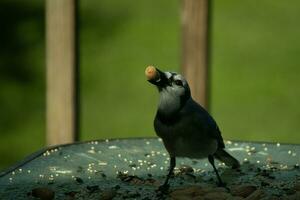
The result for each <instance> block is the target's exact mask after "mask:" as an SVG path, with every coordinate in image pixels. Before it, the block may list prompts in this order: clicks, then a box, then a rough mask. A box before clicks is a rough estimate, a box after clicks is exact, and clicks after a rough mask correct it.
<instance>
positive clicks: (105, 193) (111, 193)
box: [100, 189, 117, 200]
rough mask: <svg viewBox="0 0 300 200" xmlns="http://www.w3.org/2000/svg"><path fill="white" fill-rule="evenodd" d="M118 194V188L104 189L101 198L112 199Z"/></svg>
mask: <svg viewBox="0 0 300 200" xmlns="http://www.w3.org/2000/svg"><path fill="white" fill-rule="evenodd" d="M116 195H117V192H116V190H113V189H107V190H104V191H103V192H102V194H101V195H100V199H102V200H111V199H113V198H114V197H115V196H116Z"/></svg>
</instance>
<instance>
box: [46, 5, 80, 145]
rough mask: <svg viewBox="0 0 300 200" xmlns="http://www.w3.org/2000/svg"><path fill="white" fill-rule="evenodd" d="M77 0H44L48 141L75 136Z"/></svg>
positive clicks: (52, 141)
mask: <svg viewBox="0 0 300 200" xmlns="http://www.w3.org/2000/svg"><path fill="white" fill-rule="evenodd" d="M76 6H77V2H76V0H46V46H47V47H46V56H47V61H46V65H47V70H46V73H47V98H46V99H47V114H46V115H47V116H46V118H47V138H46V140H47V144H48V145H56V144H62V143H70V142H73V141H74V140H76V138H77V137H78V106H77V105H78V98H77V97H78V94H77V87H76V86H77V83H76V80H77V78H78V66H77V64H78V63H77V42H76V41H77V36H76V10H77V7H76Z"/></svg>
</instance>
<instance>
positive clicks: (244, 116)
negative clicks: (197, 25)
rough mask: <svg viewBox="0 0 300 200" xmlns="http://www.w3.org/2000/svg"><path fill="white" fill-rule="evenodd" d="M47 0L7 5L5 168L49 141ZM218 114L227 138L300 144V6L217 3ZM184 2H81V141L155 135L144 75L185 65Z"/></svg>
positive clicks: (234, 0)
mask: <svg viewBox="0 0 300 200" xmlns="http://www.w3.org/2000/svg"><path fill="white" fill-rule="evenodd" d="M44 11H45V9H44V1H35V0H27V1H23V0H1V1H0V134H1V135H0V136H1V139H0V170H1V169H4V168H5V167H7V166H9V165H11V164H13V163H14V162H16V161H18V160H20V159H22V158H24V156H26V155H28V154H30V153H32V152H34V151H36V150H38V149H40V148H42V147H43V146H44V145H45V44H44V43H45V30H44V27H45V22H44V18H45V17H44ZM211 15H212V21H211V22H212V24H211V25H212V27H211V28H212V30H211V67H212V69H211V113H212V115H213V116H214V117H215V119H216V120H217V122H218V123H219V126H220V127H221V129H222V131H223V137H224V138H225V139H238V140H255V141H276V142H277V141H279V142H288V143H297V142H298V143H299V139H300V135H299V131H298V130H299V129H300V123H299V120H300V108H299V106H298V102H299V99H300V90H299V84H300V78H299V73H300V67H299V65H300V59H299V55H300V37H299V35H300V26H299V18H300V1H297V0H289V1H288V2H287V1H281V0H244V1H240V0H227V1H223V0H214V1H213V4H212V13H211ZM180 37H181V36H180V1H178V0H177V1H169V0H152V1H135V0H122V1H121V0H101V1H97V0H89V1H81V2H80V67H81V68H80V78H81V85H80V89H81V108H80V110H81V114H82V115H81V130H80V132H81V136H80V139H81V140H91V139H100V138H115V137H137V136H139V137H140V136H154V135H155V133H154V130H153V128H152V121H153V117H154V115H155V109H156V103H157V98H158V95H157V91H156V90H155V88H153V87H152V86H151V85H149V84H148V83H147V82H146V81H145V77H144V69H145V67H146V66H147V65H149V64H153V65H156V66H159V67H160V68H162V69H163V70H172V71H178V70H179V69H180V56H181V49H180V44H181V41H180Z"/></svg>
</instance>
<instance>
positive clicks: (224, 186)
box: [217, 182, 230, 192]
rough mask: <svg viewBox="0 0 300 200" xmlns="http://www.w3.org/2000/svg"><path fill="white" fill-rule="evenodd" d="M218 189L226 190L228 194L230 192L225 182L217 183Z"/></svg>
mask: <svg viewBox="0 0 300 200" xmlns="http://www.w3.org/2000/svg"><path fill="white" fill-rule="evenodd" d="M217 185H218V187H222V188H225V189H226V190H227V191H228V192H230V189H229V188H228V187H227V184H226V183H224V182H218V183H217Z"/></svg>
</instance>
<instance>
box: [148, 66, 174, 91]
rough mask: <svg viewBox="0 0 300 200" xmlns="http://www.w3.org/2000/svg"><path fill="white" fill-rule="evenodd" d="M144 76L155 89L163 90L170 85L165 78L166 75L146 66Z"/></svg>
mask: <svg viewBox="0 0 300 200" xmlns="http://www.w3.org/2000/svg"><path fill="white" fill-rule="evenodd" d="M145 75H146V77H147V80H148V81H149V82H150V83H152V84H153V85H156V86H157V87H160V88H163V87H166V86H167V85H170V82H169V79H168V78H167V76H166V74H165V73H164V72H162V71H160V70H159V69H157V68H156V67H153V66H148V67H147V68H146V70H145Z"/></svg>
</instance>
